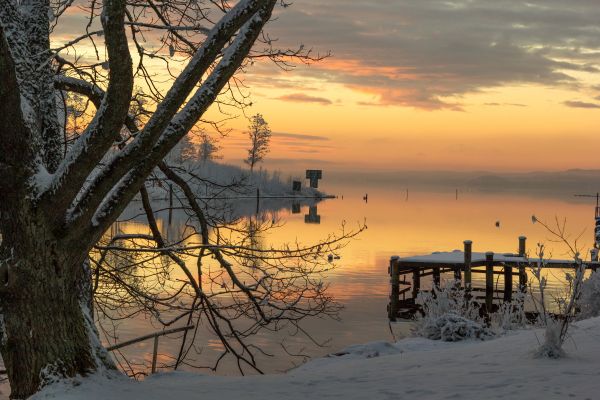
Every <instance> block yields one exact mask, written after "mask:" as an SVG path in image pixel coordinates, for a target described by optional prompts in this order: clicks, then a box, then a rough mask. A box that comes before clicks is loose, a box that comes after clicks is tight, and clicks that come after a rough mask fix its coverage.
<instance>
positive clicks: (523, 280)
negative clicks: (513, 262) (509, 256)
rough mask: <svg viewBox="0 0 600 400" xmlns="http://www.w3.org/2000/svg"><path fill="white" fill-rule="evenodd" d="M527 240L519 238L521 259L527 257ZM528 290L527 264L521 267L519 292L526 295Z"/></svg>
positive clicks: (523, 237) (522, 237)
mask: <svg viewBox="0 0 600 400" xmlns="http://www.w3.org/2000/svg"><path fill="white" fill-rule="evenodd" d="M526 245H527V238H526V237H525V236H519V257H525V252H526ZM526 289H527V273H526V272H525V264H520V265H519V291H520V292H521V293H525V290H526Z"/></svg>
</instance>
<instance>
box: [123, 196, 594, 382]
mask: <svg viewBox="0 0 600 400" xmlns="http://www.w3.org/2000/svg"><path fill="white" fill-rule="evenodd" d="M323 190H325V191H327V192H329V193H333V194H336V195H338V196H339V197H338V198H337V199H332V200H325V201H323V202H320V203H318V204H317V209H316V215H319V216H320V223H319V224H315V223H306V222H305V219H306V217H305V215H308V214H309V213H310V211H309V206H308V205H303V206H302V207H301V210H300V213H292V210H291V205H290V204H284V203H280V204H274V203H272V204H269V207H270V208H275V209H276V208H278V207H282V209H280V210H279V211H278V212H277V215H278V217H279V218H280V219H281V221H282V222H283V226H282V227H280V228H278V229H274V230H272V231H270V232H269V233H268V234H267V235H266V237H265V238H264V239H263V241H264V243H263V244H264V245H267V246H268V245H271V244H272V245H273V246H277V245H279V244H282V243H286V242H294V241H296V240H299V241H300V242H302V243H305V244H309V243H312V242H316V241H318V240H319V239H322V238H324V237H326V236H327V235H328V234H329V233H331V232H334V231H339V229H340V228H341V226H342V224H344V223H345V225H346V227H347V228H352V227H355V226H358V224H360V223H363V222H366V224H367V226H368V229H367V230H366V231H365V232H363V233H362V234H361V235H360V236H359V237H358V238H357V239H356V240H352V241H351V242H350V243H349V245H348V246H347V247H345V248H344V249H343V250H342V252H341V259H340V260H338V261H336V263H337V264H336V265H337V268H336V269H335V270H334V271H333V272H331V273H329V274H328V276H327V280H328V282H329V283H330V284H331V287H330V293H331V294H332V295H333V296H334V297H335V299H336V300H337V301H338V302H340V303H341V304H342V305H343V306H344V309H343V311H342V312H341V314H340V320H339V321H335V320H331V319H313V320H309V321H306V323H305V324H304V327H305V328H306V329H307V330H308V331H309V332H310V333H311V334H312V335H313V336H314V338H315V339H316V340H318V341H319V342H326V343H327V345H326V347H319V346H315V345H314V344H313V343H311V341H310V340H308V339H307V338H305V337H303V336H301V335H296V336H291V337H287V336H286V334H285V332H282V333H278V334H266V333H265V334H260V335H258V336H257V337H256V338H254V339H253V341H254V343H256V344H260V345H262V346H263V347H264V348H265V349H266V350H267V351H269V352H272V353H273V354H275V355H276V356H275V357H273V358H269V357H262V359H261V361H262V363H261V367H262V368H263V369H264V370H265V371H267V372H278V371H284V370H287V369H289V368H291V367H293V365H295V364H298V363H301V362H302V361H303V360H304V358H302V357H290V356H288V355H286V354H285V353H284V352H283V351H282V350H281V345H280V343H281V341H285V343H286V345H287V347H288V350H289V351H290V352H292V353H296V354H305V355H307V356H311V357H316V356H322V355H325V354H327V353H331V352H335V351H338V350H340V349H342V348H344V347H345V346H348V345H350V344H355V343H361V342H368V341H375V340H392V335H391V333H390V326H389V324H388V320H387V316H386V305H387V302H388V295H389V287H388V284H389V277H388V275H387V266H388V262H389V258H390V256H392V255H400V256H406V255H416V254H426V253H430V252H432V251H448V250H453V249H461V248H462V242H463V240H465V239H470V240H472V241H473V251H489V250H491V251H497V252H516V251H517V245H518V240H517V238H518V237H519V236H520V235H525V236H527V237H528V250H529V251H530V253H534V251H535V246H536V243H538V242H545V243H546V244H547V245H548V248H549V249H550V250H551V252H552V256H553V257H554V258H563V257H567V258H568V255H567V254H566V249H565V248H564V247H561V246H559V245H557V244H555V243H553V242H552V241H551V240H550V239H551V238H550V236H549V235H548V234H547V233H546V232H545V231H544V229H543V228H542V227H541V226H540V225H539V224H532V222H531V216H532V215H536V216H537V217H538V218H539V219H541V220H545V221H550V222H551V221H553V220H554V218H555V217H559V218H560V219H563V218H566V219H567V230H568V231H569V232H570V233H571V234H572V236H573V237H576V236H578V235H580V234H582V233H583V236H582V237H581V238H580V239H579V244H580V245H581V247H582V248H584V249H585V251H586V252H587V249H588V248H589V247H590V246H591V244H592V234H593V223H594V220H593V216H594V204H593V203H591V202H589V201H586V200H578V199H576V198H575V197H572V196H571V195H570V194H565V195H563V196H559V195H556V196H555V195H553V194H552V193H544V194H524V193H481V192H468V191H460V192H459V193H458V199H457V195H456V193H455V191H454V190H448V191H437V192H435V191H431V190H426V189H422V190H418V189H411V190H410V191H409V193H408V198H407V193H406V189H405V188H398V189H386V188H379V189H373V188H370V189H369V190H368V202H365V201H364V200H363V196H364V194H365V191H364V190H362V191H361V190H357V189H353V188H350V187H344V186H335V185H333V186H332V185H330V186H325V187H323ZM342 196H343V198H342ZM254 207H255V204H254V203H252V202H251V204H249V205H248V212H249V213H252V212H253V211H252V210H253V209H254ZM134 208H135V207H134ZM296 211H297V210H296ZM314 211H315V210H314V209H313V217H312V218H309V219H313V220H314V219H315V218H314V215H315V213H314ZM176 220H177V218H175V219H174V222H173V224H177V221H176ZM139 221H140V222H130V223H129V225H127V224H125V225H123V224H122V228H123V229H124V230H125V231H128V230H129V231H144V230H145V229H146V228H145V226H144V225H143V219H141V218H140V219H139ZM497 221H498V222H499V225H500V226H499V227H496V222H497ZM159 222H160V223H161V224H162V228H163V230H165V229H169V227H168V224H167V222H166V220H165V219H161V220H160V221H159ZM171 229H174V228H171ZM190 262H191V263H193V260H191V261H190ZM551 280H552V282H553V283H554V284H555V285H559V284H560V277H559V276H557V277H556V278H555V279H554V278H552V277H551ZM410 328H411V324H410V323H399V324H394V326H393V331H394V333H395V335H396V336H397V337H402V336H403V335H407V334H409V332H410ZM119 329H120V336H119V341H124V340H127V339H130V338H133V337H137V336H141V335H143V334H146V333H149V332H152V331H155V330H157V327H152V326H151V325H150V323H149V321H145V320H141V319H137V320H135V321H129V322H124V323H122V324H121V325H120V327H119ZM200 332H201V335H200V336H199V337H198V338H197V340H196V344H197V346H198V348H199V349H200V350H201V353H200V354H199V355H197V356H195V357H193V360H194V362H195V363H196V364H203V365H206V364H210V363H211V361H212V360H213V359H214V358H215V357H216V356H217V355H218V354H219V351H220V349H221V345H220V343H219V341H218V340H217V338H216V337H214V335H212V334H210V332H209V331H208V330H206V329H204V330H201V331H200ZM288 333H289V332H288ZM177 343H178V342H177V341H175V340H169V339H161V344H160V353H161V357H160V359H159V360H163V361H168V360H169V357H171V356H173V355H175V354H176V352H177V350H178V347H177ZM151 352H152V341H151V340H149V341H147V342H143V343H139V344H137V345H135V346H132V347H129V348H127V349H126V350H125V351H124V353H125V354H127V356H128V357H130V358H131V359H132V360H134V361H137V362H139V361H143V360H146V361H148V360H149V359H150V354H151ZM218 373H221V374H234V373H237V369H236V368H235V365H233V363H231V362H224V363H223V364H222V366H221V368H220V371H219V372H218Z"/></svg>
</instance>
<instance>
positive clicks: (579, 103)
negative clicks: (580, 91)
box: [563, 100, 600, 108]
mask: <svg viewBox="0 0 600 400" xmlns="http://www.w3.org/2000/svg"><path fill="white" fill-rule="evenodd" d="M563 104H564V105H566V106H567V107H573V108H600V104H596V103H588V102H585V101H577V100H573V101H565V102H564V103H563Z"/></svg>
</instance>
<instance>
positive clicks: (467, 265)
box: [463, 240, 473, 290]
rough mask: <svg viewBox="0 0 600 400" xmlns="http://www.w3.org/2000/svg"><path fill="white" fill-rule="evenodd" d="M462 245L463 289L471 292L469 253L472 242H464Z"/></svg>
mask: <svg viewBox="0 0 600 400" xmlns="http://www.w3.org/2000/svg"><path fill="white" fill-rule="evenodd" d="M463 244H464V245H465V252H464V255H465V289H466V290H471V251H472V245H473V242H471V241H470V240H465V241H464V242H463Z"/></svg>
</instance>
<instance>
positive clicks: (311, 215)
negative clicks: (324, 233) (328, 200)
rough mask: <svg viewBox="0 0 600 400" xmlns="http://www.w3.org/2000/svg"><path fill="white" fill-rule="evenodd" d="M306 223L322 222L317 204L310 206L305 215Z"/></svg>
mask: <svg viewBox="0 0 600 400" xmlns="http://www.w3.org/2000/svg"><path fill="white" fill-rule="evenodd" d="M304 223H305V224H320V223H321V216H320V215H319V214H318V210H317V206H316V205H314V206H310V207H309V208H308V214H306V215H305V216H304Z"/></svg>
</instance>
